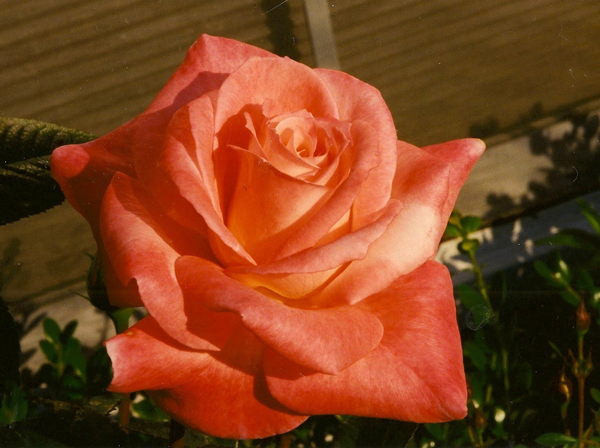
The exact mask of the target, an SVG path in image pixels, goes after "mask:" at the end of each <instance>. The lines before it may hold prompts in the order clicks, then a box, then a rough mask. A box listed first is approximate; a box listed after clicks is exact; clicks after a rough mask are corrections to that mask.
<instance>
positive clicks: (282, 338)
mask: <svg viewBox="0 0 600 448" xmlns="http://www.w3.org/2000/svg"><path fill="white" fill-rule="evenodd" d="M176 271H177V278H178V280H179V282H180V284H181V285H182V287H183V288H184V291H185V292H186V297H189V298H188V300H194V301H198V302H201V303H203V304H204V305H205V306H206V307H208V308H209V309H211V310H212V311H216V312H224V311H228V312H234V313H236V314H238V315H240V316H241V317H242V322H243V323H244V325H245V326H246V327H247V328H248V329H249V330H250V331H252V332H253V333H254V334H255V335H256V337H258V338H259V339H260V340H261V341H262V342H263V343H264V344H266V345H267V346H269V347H271V348H272V349H274V350H276V351H277V352H279V353H281V354H282V355H283V356H285V357H286V358H289V359H291V360H293V361H295V362H296V363H298V364H301V365H303V366H306V367H309V368H310V369H313V370H317V371H320V372H326V373H336V372H338V371H340V370H343V369H345V368H346V367H348V366H349V365H351V364H352V363H354V362H356V361H357V360H358V359H360V358H362V357H364V356H365V355H366V354H367V353H369V352H370V351H371V350H373V348H374V347H375V346H376V345H377V344H378V342H379V340H380V338H381V334H382V333H381V331H382V327H381V325H380V324H379V321H378V320H377V319H375V318H374V316H373V315H371V314H370V313H368V312H366V311H363V310H360V309H358V308H356V307H350V306H341V307H336V308H327V309H316V310H303V309H297V308H291V307H288V306H286V305H284V304H282V303H280V302H278V301H276V300H273V299H271V298H269V297H267V296H265V295H263V294H260V293H259V292H257V291H255V290H253V289H251V288H249V287H247V286H245V285H243V284H241V283H239V282H237V281H235V280H233V279H231V278H230V277H228V276H227V275H225V273H224V272H223V271H222V270H221V269H219V268H218V267H217V266H216V265H214V264H212V263H209V262H207V261H205V260H202V259H200V258H197V257H182V258H180V259H179V260H177V265H176ZM340 334H345V337H344V338H340Z"/></svg>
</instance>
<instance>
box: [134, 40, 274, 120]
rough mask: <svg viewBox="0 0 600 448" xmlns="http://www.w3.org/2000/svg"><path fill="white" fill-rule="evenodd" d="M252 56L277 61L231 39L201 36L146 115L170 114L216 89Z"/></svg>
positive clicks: (258, 50)
mask: <svg viewBox="0 0 600 448" xmlns="http://www.w3.org/2000/svg"><path fill="white" fill-rule="evenodd" d="M252 56H259V57H263V58H266V57H277V56H275V55H274V54H272V53H269V52H268V51H266V50H262V49H260V48H257V47H254V46H252V45H247V44H244V43H242V42H238V41H236V40H233V39H226V38H223V37H213V36H208V35H206V34H203V35H202V36H200V38H199V39H198V40H197V41H196V42H195V43H194V44H193V45H192V46H191V47H190V49H189V50H188V52H187V54H186V56H185V59H184V61H183V63H182V64H181V65H180V66H179V68H178V69H177V71H176V72H175V73H174V74H173V76H171V79H169V81H168V82H167V84H166V85H165V86H164V87H163V88H162V90H161V91H160V93H159V94H158V95H157V97H156V98H155V99H154V101H153V102H152V104H150V106H149V107H148V108H147V109H146V111H145V113H148V112H156V111H157V110H159V109H163V108H166V107H169V109H171V114H173V112H175V111H176V110H177V109H179V108H180V107H182V106H183V105H184V104H186V103H188V102H189V101H192V100H194V99H196V98H199V97H200V96H202V95H203V94H204V93H206V92H209V91H211V90H214V89H217V88H219V87H220V86H221V84H222V83H223V81H224V80H225V79H226V78H227V76H228V75H229V74H230V73H233V72H234V71H235V70H236V69H238V68H239V67H240V66H241V65H242V64H243V63H244V62H246V60H247V59H248V58H250V57H252Z"/></svg>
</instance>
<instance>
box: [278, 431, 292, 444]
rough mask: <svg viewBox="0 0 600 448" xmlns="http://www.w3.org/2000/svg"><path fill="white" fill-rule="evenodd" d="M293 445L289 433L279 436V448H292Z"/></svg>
mask: <svg viewBox="0 0 600 448" xmlns="http://www.w3.org/2000/svg"><path fill="white" fill-rule="evenodd" d="M291 445H292V435H291V434H290V433H289V432H288V433H286V434H281V435H280V436H279V445H278V448H290V446H291Z"/></svg>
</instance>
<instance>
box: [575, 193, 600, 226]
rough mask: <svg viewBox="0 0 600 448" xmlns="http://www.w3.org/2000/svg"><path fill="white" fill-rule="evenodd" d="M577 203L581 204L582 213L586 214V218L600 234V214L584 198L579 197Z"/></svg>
mask: <svg viewBox="0 0 600 448" xmlns="http://www.w3.org/2000/svg"><path fill="white" fill-rule="evenodd" d="M577 205H579V209H580V210H581V213H583V216H585V219H587V220H588V222H589V223H590V225H591V226H592V228H593V229H594V230H595V231H596V233H598V234H600V216H599V215H598V213H596V212H595V211H594V209H593V208H592V207H590V205H589V204H588V203H587V202H585V201H584V200H583V199H577Z"/></svg>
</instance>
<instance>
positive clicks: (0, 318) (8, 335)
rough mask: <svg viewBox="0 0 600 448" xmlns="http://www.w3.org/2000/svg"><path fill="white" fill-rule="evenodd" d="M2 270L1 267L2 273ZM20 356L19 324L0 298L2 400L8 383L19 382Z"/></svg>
mask: <svg viewBox="0 0 600 448" xmlns="http://www.w3.org/2000/svg"><path fill="white" fill-rule="evenodd" d="M0 266H2V261H0ZM1 269H2V268H1V267H0V272H1ZM0 278H2V275H1V274H0ZM0 284H1V280H0ZM0 287H1V286H0ZM20 355H21V346H20V343H19V331H18V328H17V324H16V323H15V321H14V319H13V317H12V315H11V314H10V311H9V310H8V307H7V306H6V305H5V304H4V300H3V299H2V297H0V360H1V361H0V399H1V398H2V393H3V391H4V385H5V383H6V382H7V381H9V380H11V381H15V382H18V381H19V357H20Z"/></svg>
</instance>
